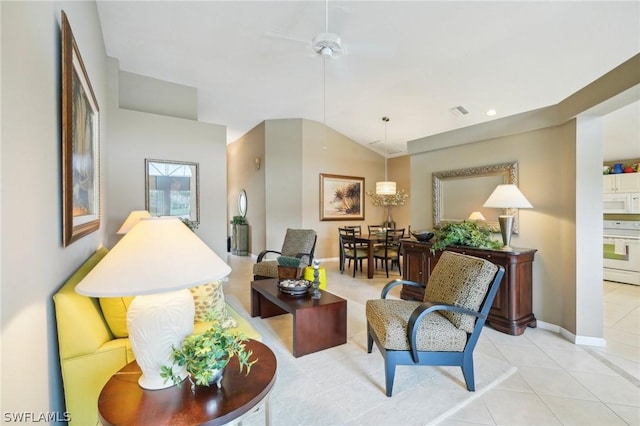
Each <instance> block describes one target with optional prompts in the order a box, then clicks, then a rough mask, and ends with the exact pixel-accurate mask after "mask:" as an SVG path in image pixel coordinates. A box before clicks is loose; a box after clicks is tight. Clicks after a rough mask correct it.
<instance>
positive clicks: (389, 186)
mask: <svg viewBox="0 0 640 426" xmlns="http://www.w3.org/2000/svg"><path fill="white" fill-rule="evenodd" d="M395 193H396V183H395V182H389V181H386V182H376V194H378V195H395Z"/></svg>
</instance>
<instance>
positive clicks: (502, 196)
mask: <svg viewBox="0 0 640 426" xmlns="http://www.w3.org/2000/svg"><path fill="white" fill-rule="evenodd" d="M483 207H489V208H496V209H525V208H532V207H533V206H532V205H531V203H529V201H528V200H527V199H526V198H525V196H524V195H522V192H520V190H519V189H518V187H517V186H516V185H514V184H502V185H498V186H497V187H496V189H494V190H493V192H492V193H491V195H490V196H489V198H488V199H487V201H486V202H485V203H484V204H483ZM506 213H508V211H507V212H506ZM514 216H515V214H511V215H510V214H503V215H500V216H498V222H499V223H500V233H501V234H502V243H503V244H504V246H503V247H502V250H504V251H511V250H513V249H512V248H511V247H509V242H510V241H511V230H512V228H513V217H514Z"/></svg>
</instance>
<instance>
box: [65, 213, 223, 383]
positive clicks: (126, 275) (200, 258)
mask: <svg viewBox="0 0 640 426" xmlns="http://www.w3.org/2000/svg"><path fill="white" fill-rule="evenodd" d="M230 272H231V268H230V267H229V265H227V264H226V263H225V262H224V261H222V259H220V258H219V257H218V255H216V253H214V252H213V250H211V249H210V248H209V247H208V246H207V245H206V244H205V243H204V242H203V241H202V240H201V239H200V238H198V237H197V236H196V234H195V233H194V232H192V231H191V230H190V229H189V228H188V227H187V226H186V225H185V224H184V223H182V221H181V220H180V219H179V218H178V217H159V218H155V217H154V218H142V219H140V220H139V221H138V222H137V223H136V224H135V225H134V226H133V227H132V228H131V229H130V230H129V231H128V232H127V233H126V234H125V235H124V237H122V239H121V240H120V241H119V242H118V243H117V244H116V245H115V246H114V247H113V249H111V251H109V253H107V255H106V256H105V257H104V258H103V259H102V261H100V262H99V263H98V264H97V265H96V266H95V267H94V268H93V269H92V270H91V272H89V274H87V276H86V277H85V278H84V279H83V280H82V281H81V282H80V283H79V284H78V286H77V287H76V291H77V292H78V293H80V294H82V295H85V296H90V297H122V296H136V297H135V298H134V299H133V301H132V302H131V305H130V306H129V309H128V311H127V328H128V330H129V340H130V342H131V349H132V350H133V353H134V355H135V357H136V361H137V362H138V365H139V366H140V369H141V370H142V376H141V377H140V379H139V380H138V383H139V385H140V386H141V387H143V388H145V389H163V388H167V387H170V386H173V382H171V381H168V382H167V383H165V380H164V379H163V378H162V377H161V376H160V372H161V369H162V366H163V365H171V354H172V346H180V344H181V343H182V340H183V339H184V338H185V337H187V336H189V335H190V334H192V333H193V319H194V311H195V308H194V303H193V297H192V296H191V292H190V291H189V290H188V289H189V288H190V287H196V286H199V285H202V284H205V283H209V282H211V281H215V280H219V279H221V278H223V277H225V276H227V275H228V274H229V273H230ZM174 371H175V370H174ZM179 374H180V375H181V376H182V377H186V371H184V370H183V371H181V372H179Z"/></svg>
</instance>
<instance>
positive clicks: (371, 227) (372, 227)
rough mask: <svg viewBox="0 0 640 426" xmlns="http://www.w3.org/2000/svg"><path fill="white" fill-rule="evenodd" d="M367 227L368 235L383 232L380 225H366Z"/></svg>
mask: <svg viewBox="0 0 640 426" xmlns="http://www.w3.org/2000/svg"><path fill="white" fill-rule="evenodd" d="M368 227H369V235H373V234H379V233H381V232H383V228H382V225H368Z"/></svg>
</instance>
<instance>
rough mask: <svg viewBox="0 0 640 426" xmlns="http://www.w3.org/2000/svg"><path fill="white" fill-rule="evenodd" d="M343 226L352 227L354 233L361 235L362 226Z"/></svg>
mask: <svg viewBox="0 0 640 426" xmlns="http://www.w3.org/2000/svg"><path fill="white" fill-rule="evenodd" d="M344 228H348V229H353V231H354V232H355V234H356V235H362V226H361V225H347V226H345V227H344Z"/></svg>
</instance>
